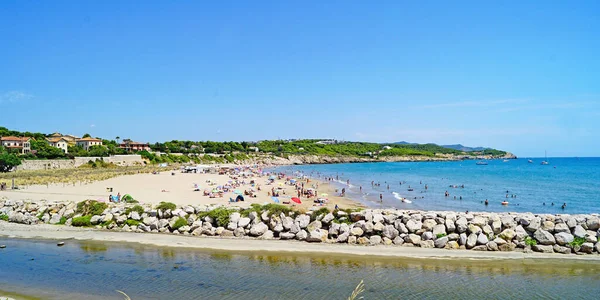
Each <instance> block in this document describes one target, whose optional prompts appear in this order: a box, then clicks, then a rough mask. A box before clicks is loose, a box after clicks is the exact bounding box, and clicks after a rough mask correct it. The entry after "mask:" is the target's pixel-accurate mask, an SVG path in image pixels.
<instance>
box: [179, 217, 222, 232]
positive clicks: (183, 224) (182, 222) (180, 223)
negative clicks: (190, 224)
mask: <svg viewBox="0 0 600 300" xmlns="http://www.w3.org/2000/svg"><path fill="white" fill-rule="evenodd" d="M227 218H229V215H228V216H227ZM186 225H187V221H186V220H185V219H184V218H182V217H179V218H178V219H177V220H176V221H175V224H173V227H172V229H173V230H177V229H179V228H181V227H183V226H186Z"/></svg>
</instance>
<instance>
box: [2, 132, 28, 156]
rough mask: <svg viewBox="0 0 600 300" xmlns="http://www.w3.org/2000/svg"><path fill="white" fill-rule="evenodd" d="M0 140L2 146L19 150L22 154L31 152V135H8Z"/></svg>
mask: <svg viewBox="0 0 600 300" xmlns="http://www.w3.org/2000/svg"><path fill="white" fill-rule="evenodd" d="M0 142H1V143H2V147H4V148H6V149H16V150H19V151H20V152H21V154H25V153H29V152H31V138H29V137H16V136H6V137H2V138H0Z"/></svg>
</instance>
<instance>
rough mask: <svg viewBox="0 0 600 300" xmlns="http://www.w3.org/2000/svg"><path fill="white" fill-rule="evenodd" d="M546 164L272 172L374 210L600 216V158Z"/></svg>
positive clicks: (304, 167) (410, 165)
mask: <svg viewBox="0 0 600 300" xmlns="http://www.w3.org/2000/svg"><path fill="white" fill-rule="evenodd" d="M529 160H531V162H529ZM543 160H544V158H531V159H525V158H520V159H512V160H487V161H485V162H486V163H487V165H480V164H477V161H473V160H465V161H449V162H389V163H388V162H380V163H379V162H378V163H351V164H323V165H298V166H283V167H277V168H274V169H271V171H276V172H283V173H287V174H294V175H299V174H302V175H306V176H309V177H313V178H317V179H321V180H329V179H332V181H331V183H332V184H334V185H335V186H336V187H337V188H338V189H339V191H340V192H341V189H342V188H345V189H346V196H347V197H350V198H352V199H355V200H358V201H360V202H361V203H363V204H365V205H366V206H368V207H372V208H399V209H419V210H449V211H491V212H532V213H551V214H558V213H567V214H579V213H600V158H547V160H548V162H549V164H548V165H542V164H541V162H542V161H543ZM446 193H448V196H446ZM380 195H381V197H382V198H383V199H382V201H381V200H380ZM401 199H407V200H408V201H404V202H403V201H402V200H401ZM486 200H487V201H488V204H487V205H486V204H485V201H486ZM409 202H410V203H409ZM502 202H508V204H506V205H503V204H502Z"/></svg>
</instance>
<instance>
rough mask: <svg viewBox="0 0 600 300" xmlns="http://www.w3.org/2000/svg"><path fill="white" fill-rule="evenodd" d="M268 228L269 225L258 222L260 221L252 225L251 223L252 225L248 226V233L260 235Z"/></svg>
mask: <svg viewBox="0 0 600 300" xmlns="http://www.w3.org/2000/svg"><path fill="white" fill-rule="evenodd" d="M268 229H269V226H267V224H265V223H262V222H260V223H257V224H254V225H252V227H250V235H251V236H261V235H263V234H264V233H265V232H267V230H268Z"/></svg>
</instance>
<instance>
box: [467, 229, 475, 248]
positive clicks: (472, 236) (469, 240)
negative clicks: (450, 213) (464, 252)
mask: <svg viewBox="0 0 600 300" xmlns="http://www.w3.org/2000/svg"><path fill="white" fill-rule="evenodd" d="M475 245H477V234H475V233H471V234H470V235H469V236H468V237H467V242H466V244H465V246H466V247H467V249H471V248H473V247H475Z"/></svg>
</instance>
